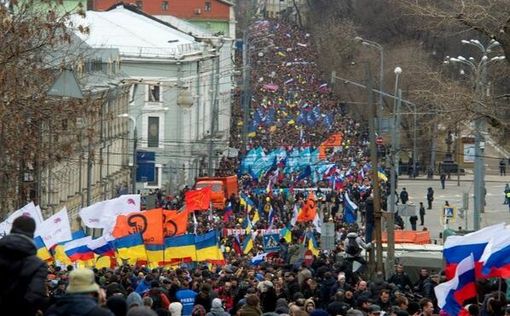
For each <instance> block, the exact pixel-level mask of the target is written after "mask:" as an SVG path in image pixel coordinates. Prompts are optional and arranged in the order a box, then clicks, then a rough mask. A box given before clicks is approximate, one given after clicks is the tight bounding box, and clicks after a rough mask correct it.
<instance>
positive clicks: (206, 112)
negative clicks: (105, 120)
mask: <svg viewBox="0 0 510 316" xmlns="http://www.w3.org/2000/svg"><path fill="white" fill-rule="evenodd" d="M225 54H227V53H225ZM222 58H224V57H222V56H220V57H219V58H218V57H212V58H211V57H207V58H203V59H200V60H191V61H182V62H180V63H169V62H161V63H159V64H158V63H147V61H142V60H141V61H129V62H128V61H124V63H123V67H122V69H123V71H124V72H125V73H126V74H128V75H129V76H130V77H131V78H132V79H131V80H132V81H133V82H134V86H133V89H132V90H131V93H132V97H131V102H130V108H129V112H130V115H132V116H133V117H134V118H135V119H136V122H137V131H138V139H139V142H138V146H137V148H138V149H140V150H147V151H153V152H155V153H156V168H159V169H158V172H159V173H160V178H159V179H160V180H159V182H158V183H157V184H156V185H149V184H148V183H138V184H137V189H139V190H142V191H146V190H149V189H155V188H164V189H166V190H168V191H170V192H175V191H177V190H179V189H181V188H182V187H183V186H184V185H192V184H193V183H194V179H195V177H196V176H198V174H199V173H200V170H199V168H198V165H199V164H198V162H197V161H200V160H204V159H205V157H207V156H208V153H209V147H208V146H207V144H208V140H209V139H210V135H211V129H217V130H220V129H221V130H229V128H230V95H228V97H225V96H222V97H221V98H220V82H221V79H220V80H218V81H216V74H217V64H216V63H217V61H218V60H219V61H222V60H230V58H227V59H222ZM220 67H222V64H221V63H220ZM221 72H222V71H221V70H220V74H219V75H220V77H221V75H222V74H221ZM223 80H225V79H223ZM226 81H229V78H227V79H226ZM227 85H228V86H230V85H231V84H224V86H225V87H227ZM154 86H158V88H157V89H159V95H160V98H159V100H160V101H159V102H151V101H150V100H149V97H148V93H149V89H150V88H152V87H154ZM216 86H217V87H218V91H217V92H216ZM180 87H187V91H188V92H189V93H190V94H191V96H192V98H193V105H192V106H191V107H189V108H188V107H181V106H179V105H178V104H177V99H178V96H179V93H180V92H181V89H182V88H180ZM216 97H218V104H217V109H216V110H214V109H213V107H212V105H213V103H214V102H213V100H214V99H215V98H216ZM164 108H167V110H166V111H165V110H164ZM149 117H159V145H158V146H157V147H149V142H148V135H149ZM211 119H215V122H217V123H216V125H211V124H212V123H211ZM224 134H225V135H227V136H228V133H227V132H224ZM225 137H226V136H225ZM130 138H132V134H130ZM225 139H227V138H225ZM129 147H130V148H132V144H130V145H129Z"/></svg>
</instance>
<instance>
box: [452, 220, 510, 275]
mask: <svg viewBox="0 0 510 316" xmlns="http://www.w3.org/2000/svg"><path fill="white" fill-rule="evenodd" d="M504 230H505V224H504V223H501V224H496V225H492V226H489V227H485V228H482V229H480V230H477V231H475V232H472V233H469V234H467V235H464V236H450V237H448V238H447V239H446V241H445V243H444V247H443V256H444V259H445V262H446V267H445V274H446V278H447V279H451V278H452V277H453V276H454V274H455V268H456V266H457V264H459V262H461V261H462V260H463V259H464V258H466V256H467V255H468V254H473V260H474V262H475V266H476V270H477V275H478V276H481V269H482V264H481V262H480V258H481V257H482V254H483V252H484V251H485V247H486V246H487V244H488V243H489V241H490V240H491V239H492V238H494V237H495V236H498V235H499V234H501V233H502V232H503V231H504Z"/></svg>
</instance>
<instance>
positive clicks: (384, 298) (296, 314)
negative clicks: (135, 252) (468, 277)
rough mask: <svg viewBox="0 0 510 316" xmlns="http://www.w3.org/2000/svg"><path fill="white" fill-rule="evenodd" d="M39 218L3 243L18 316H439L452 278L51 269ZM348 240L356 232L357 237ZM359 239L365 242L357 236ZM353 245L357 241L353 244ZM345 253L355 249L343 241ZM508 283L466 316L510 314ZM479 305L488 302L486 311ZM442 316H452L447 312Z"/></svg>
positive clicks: (330, 264)
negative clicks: (38, 233) (37, 242)
mask: <svg viewBox="0 0 510 316" xmlns="http://www.w3.org/2000/svg"><path fill="white" fill-rule="evenodd" d="M34 232H35V221H34V220H33V219H32V218H30V217H26V216H21V217H19V218H17V219H16V220H15V221H14V223H13V227H12V230H11V233H10V234H9V235H8V236H6V237H4V238H2V239H1V240H0V268H1V269H0V273H1V277H2V280H5V281H6V282H5V283H3V287H2V293H1V295H0V298H1V299H0V307H1V310H2V312H7V311H10V313H12V314H13V315H36V314H37V315H116V316H124V315H129V316H135V315H171V316H228V315H237V316H262V315H265V316H277V315H278V316H287V315H291V316H328V315H329V316H338V315H342V316H378V315H394V316H406V315H415V316H418V315H423V316H432V315H435V314H440V315H441V311H439V309H438V307H437V299H436V297H435V294H434V287H435V286H436V285H437V284H439V283H440V282H441V279H442V278H443V277H444V276H442V275H441V274H438V273H436V272H432V271H429V270H428V269H425V268H424V269H421V271H420V275H419V278H418V279H417V280H416V281H415V282H412V281H411V279H410V277H409V276H408V275H407V274H406V272H404V267H403V266H402V265H396V269H395V272H394V273H393V274H392V275H391V277H390V278H388V279H386V278H385V277H384V274H383V273H382V272H381V271H378V272H377V273H376V274H375V276H374V277H373V278H372V279H370V280H369V279H367V278H366V277H364V276H363V275H362V274H356V273H352V271H350V270H349V269H346V263H347V262H350V261H349V257H348V256H346V255H343V254H341V252H339V253H337V255H336V256H332V254H333V253H334V252H333V253H331V255H321V256H319V257H318V258H316V260H315V261H314V262H313V263H312V264H311V265H306V264H304V263H301V264H300V265H292V264H289V263H288V262H287V261H276V260H275V261H272V260H271V259H270V260H267V261H266V262H264V263H262V264H260V265H250V264H249V263H248V262H247V261H246V260H244V259H243V258H242V257H239V258H232V260H230V261H229V263H228V264H226V265H223V266H210V265H208V264H199V265H192V264H181V265H180V266H178V267H173V268H164V267H160V268H154V269H149V268H147V267H145V266H128V265H121V266H118V267H116V268H113V269H108V268H103V269H99V270H98V269H94V270H91V269H86V268H77V269H75V268H74V267H73V266H68V267H67V268H60V267H55V266H50V267H48V266H47V265H46V263H44V262H43V261H41V260H40V259H38V258H37V257H36V248H35V246H34V244H33V243H32V241H31V239H32V238H33V234H34ZM350 234H355V233H353V232H351V233H350ZM356 236H357V235H356ZM347 238H349V237H347ZM343 245H345V246H346V247H347V245H348V243H347V242H346V243H344V244H343ZM505 288H506V286H501V284H498V283H496V282H491V281H488V280H486V279H481V280H479V281H478V284H477V289H478V298H477V300H474V301H473V302H471V304H469V305H467V306H466V307H465V308H466V313H465V314H466V315H473V316H475V315H490V316H492V315H494V316H500V315H501V316H502V315H508V314H510V313H509V312H510V310H509V309H508V308H507V307H506V306H507V305H506V299H505V297H506V296H505V294H504V292H502V291H505ZM478 302H480V303H481V304H478ZM443 315H444V313H443Z"/></svg>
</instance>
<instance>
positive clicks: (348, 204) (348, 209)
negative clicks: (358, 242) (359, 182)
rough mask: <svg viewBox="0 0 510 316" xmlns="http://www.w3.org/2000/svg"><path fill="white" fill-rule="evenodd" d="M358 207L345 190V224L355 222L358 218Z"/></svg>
mask: <svg viewBox="0 0 510 316" xmlns="http://www.w3.org/2000/svg"><path fill="white" fill-rule="evenodd" d="M357 209H358V206H357V205H356V204H355V203H354V202H353V201H351V198H350V197H349V194H348V193H347V192H346V193H344V222H345V223H347V224H352V223H356V220H357V218H358V216H357V214H356V210H357Z"/></svg>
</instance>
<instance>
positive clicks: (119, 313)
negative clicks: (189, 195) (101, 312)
mask: <svg viewBox="0 0 510 316" xmlns="http://www.w3.org/2000/svg"><path fill="white" fill-rule="evenodd" d="M106 306H108V309H109V310H111V311H112V313H113V314H114V315H115V316H124V315H126V313H127V309H128V307H127V303H126V299H125V298H124V296H122V295H114V296H112V297H110V298H109V299H108V300H107V301H106Z"/></svg>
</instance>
